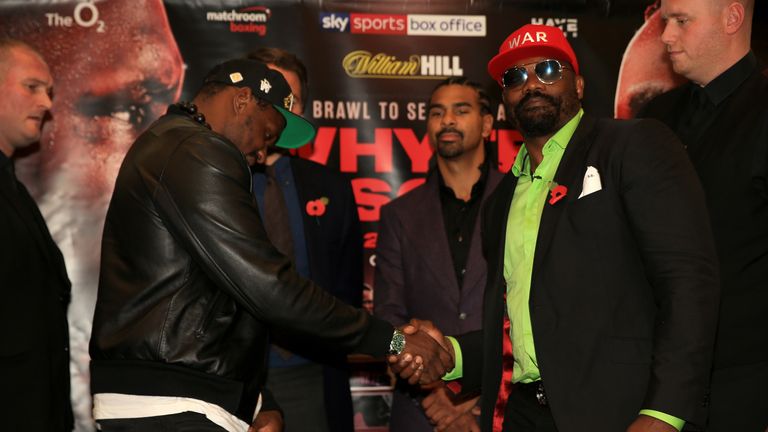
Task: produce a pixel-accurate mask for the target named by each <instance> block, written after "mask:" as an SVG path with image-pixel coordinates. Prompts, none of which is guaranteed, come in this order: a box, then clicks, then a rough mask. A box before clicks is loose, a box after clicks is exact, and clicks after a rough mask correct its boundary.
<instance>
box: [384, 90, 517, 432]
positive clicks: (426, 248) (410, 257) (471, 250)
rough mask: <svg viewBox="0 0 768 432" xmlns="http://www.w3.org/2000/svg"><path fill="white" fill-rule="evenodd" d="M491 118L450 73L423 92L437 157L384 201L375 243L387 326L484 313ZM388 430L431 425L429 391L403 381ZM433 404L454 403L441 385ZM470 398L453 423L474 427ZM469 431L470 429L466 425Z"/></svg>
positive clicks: (460, 326) (444, 325) (483, 100)
mask: <svg viewBox="0 0 768 432" xmlns="http://www.w3.org/2000/svg"><path fill="white" fill-rule="evenodd" d="M492 127H493V116H492V115H491V111H490V101H489V99H488V95H487V94H486V93H485V91H484V90H483V88H482V87H481V86H480V85H479V84H476V83H473V82H472V81H469V80H467V79H466V78H464V77H461V78H448V79H447V80H445V81H443V82H441V83H440V84H438V85H437V87H435V89H434V90H433V92H432V94H431V95H430V98H429V107H428V114H427V135H428V136H429V140H430V144H431V145H432V148H434V149H435V151H436V153H437V164H436V167H435V168H433V169H432V170H431V171H430V173H429V174H428V176H427V181H426V183H425V184H423V185H422V186H419V187H418V188H416V189H414V190H413V191H411V192H409V193H408V194H406V195H404V196H402V197H400V198H397V199H395V200H394V201H392V202H391V203H389V204H387V205H386V206H384V207H383V208H382V210H381V219H380V221H379V235H378V240H377V244H376V278H375V283H374V289H375V292H376V301H375V302H374V314H375V315H377V316H379V317H381V318H383V319H385V320H387V321H389V322H390V323H392V324H393V325H396V326H399V325H403V324H406V323H407V322H408V321H409V320H410V319H411V318H422V319H428V320H431V321H432V322H434V323H435V324H436V325H437V326H438V327H439V328H440V329H442V330H444V331H446V332H449V333H450V334H461V333H467V332H469V331H473V330H478V329H479V328H480V325H481V322H482V319H481V317H482V298H483V296H482V293H483V287H484V286H485V260H484V259H483V256H482V254H481V251H480V218H479V217H478V215H479V214H480V208H481V207H482V203H483V202H484V201H485V199H486V198H487V197H488V196H489V195H490V194H491V192H492V191H493V190H494V189H495V188H496V185H497V184H498V183H499V180H501V177H502V175H501V173H499V171H498V170H497V169H496V167H495V166H494V164H493V163H492V161H491V157H490V155H488V154H487V153H486V148H485V141H486V139H487V138H488V136H489V135H490V133H491V129H492ZM397 387H398V388H397V390H396V391H395V393H394V395H393V398H392V411H391V412H392V415H391V419H390V425H389V426H390V429H391V430H393V431H404V432H407V431H414V432H415V431H432V430H433V428H434V426H433V425H431V424H430V423H429V420H428V419H427V416H425V413H424V411H423V410H422V408H420V407H419V400H420V399H422V398H424V397H425V396H426V395H427V392H423V391H420V390H419V389H418V388H414V387H412V386H408V385H407V384H406V383H405V382H403V381H399V382H398V386H397ZM425 401H426V403H427V404H428V407H429V408H430V409H431V410H430V413H431V412H432V411H438V407H440V406H441V405H442V406H443V407H444V408H451V406H452V405H453V404H450V405H448V404H447V403H443V402H448V401H447V398H446V397H445V390H444V389H442V388H438V389H436V390H435V391H434V392H433V395H432V396H431V397H428V398H427V399H426V400H425ZM473 406H474V401H473V402H471V403H461V404H457V405H455V406H454V407H455V409H453V410H451V409H448V411H453V412H454V414H453V416H450V415H448V414H447V413H445V412H444V411H445V410H439V411H441V412H442V415H440V418H444V417H446V416H449V417H464V418H463V419H462V420H460V421H459V423H458V424H457V425H456V426H457V427H458V426H459V425H460V424H467V425H468V427H470V426H473V425H474V427H477V426H476V422H475V420H474V416H472V415H471V414H470V413H468V411H469V410H470V409H471V408H472V407H473ZM462 430H463V431H466V430H467V429H466V428H464V429H462Z"/></svg>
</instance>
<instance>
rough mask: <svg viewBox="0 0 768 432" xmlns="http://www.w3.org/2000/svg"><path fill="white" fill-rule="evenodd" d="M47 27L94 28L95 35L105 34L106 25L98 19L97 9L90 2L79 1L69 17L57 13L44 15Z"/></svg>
mask: <svg viewBox="0 0 768 432" xmlns="http://www.w3.org/2000/svg"><path fill="white" fill-rule="evenodd" d="M45 18H46V20H47V23H48V27H72V26H78V27H83V28H91V27H95V29H96V32H97V33H105V32H106V31H107V25H106V23H104V20H103V19H99V8H98V7H96V4H95V3H94V2H93V1H92V0H86V1H81V2H79V3H77V5H75V10H74V11H73V12H72V15H71V16H67V15H61V14H59V13H58V12H48V13H46V14H45Z"/></svg>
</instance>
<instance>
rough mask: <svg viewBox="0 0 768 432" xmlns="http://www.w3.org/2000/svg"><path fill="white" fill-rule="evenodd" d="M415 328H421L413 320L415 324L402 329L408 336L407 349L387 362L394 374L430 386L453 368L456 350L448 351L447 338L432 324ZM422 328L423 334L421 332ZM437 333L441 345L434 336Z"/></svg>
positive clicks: (425, 322) (422, 322) (410, 381)
mask: <svg viewBox="0 0 768 432" xmlns="http://www.w3.org/2000/svg"><path fill="white" fill-rule="evenodd" d="M416 325H417V326H418V327H417V326H415V325H413V321H412V324H409V325H406V326H404V327H403V328H402V329H401V330H402V331H403V333H404V334H405V349H404V350H403V352H402V353H401V354H400V355H399V356H389V358H388V360H389V363H390V368H391V369H392V371H393V372H394V373H396V374H398V375H399V376H400V377H401V378H403V379H405V380H408V383H410V384H416V383H420V384H429V383H432V382H435V381H438V380H439V379H440V378H441V377H442V376H443V375H445V373H446V372H448V371H450V370H451V369H453V366H454V360H453V348H452V347H448V348H449V350H450V351H447V350H446V348H445V347H444V344H445V343H446V342H447V341H446V340H445V337H442V333H440V331H439V330H437V328H435V327H434V325H432V323H430V322H429V321H420V322H417V323H416ZM421 327H423V328H424V330H423V331H420V330H419V328H421ZM427 330H429V331H430V332H431V333H428V332H427ZM438 334H439V338H440V340H441V343H438V342H437V340H436V339H435V336H433V335H438ZM448 345H449V346H450V343H448Z"/></svg>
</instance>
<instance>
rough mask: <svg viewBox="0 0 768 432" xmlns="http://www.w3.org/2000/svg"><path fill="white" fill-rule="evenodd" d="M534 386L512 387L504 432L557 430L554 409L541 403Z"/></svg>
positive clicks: (506, 410)
mask: <svg viewBox="0 0 768 432" xmlns="http://www.w3.org/2000/svg"><path fill="white" fill-rule="evenodd" d="M531 386H533V384H531ZM532 388H533V387H526V385H525V384H522V385H517V386H515V388H514V389H512V393H511V394H510V395H509V399H507V407H506V409H505V411H504V425H503V426H502V431H503V432H557V427H556V426H555V419H554V418H553V417H552V411H550V409H549V407H548V406H545V405H539V403H538V402H537V401H536V395H535V391H532Z"/></svg>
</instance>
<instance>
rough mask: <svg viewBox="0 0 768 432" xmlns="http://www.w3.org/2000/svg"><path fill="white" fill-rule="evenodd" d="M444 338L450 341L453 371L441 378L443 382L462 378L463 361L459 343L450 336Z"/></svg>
mask: <svg viewBox="0 0 768 432" xmlns="http://www.w3.org/2000/svg"><path fill="white" fill-rule="evenodd" d="M446 338H447V339H448V340H449V341H451V345H453V370H451V371H450V372H448V373H446V374H445V375H444V376H443V381H453V380H456V379H459V378H461V377H463V376H464V360H463V357H462V355H461V346H459V341H457V340H456V339H455V338H453V337H451V336H446Z"/></svg>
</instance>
